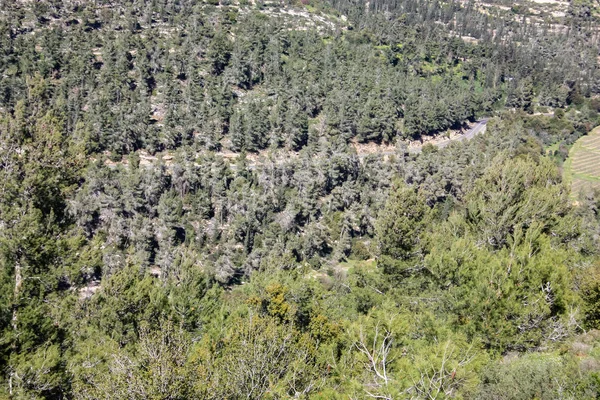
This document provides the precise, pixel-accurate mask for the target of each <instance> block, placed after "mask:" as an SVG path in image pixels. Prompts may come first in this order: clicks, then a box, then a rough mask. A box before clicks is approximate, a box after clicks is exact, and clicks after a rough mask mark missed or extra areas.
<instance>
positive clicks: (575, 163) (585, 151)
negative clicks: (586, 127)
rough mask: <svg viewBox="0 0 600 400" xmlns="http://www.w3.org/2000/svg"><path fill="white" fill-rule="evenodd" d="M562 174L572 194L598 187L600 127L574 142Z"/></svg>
mask: <svg viewBox="0 0 600 400" xmlns="http://www.w3.org/2000/svg"><path fill="white" fill-rule="evenodd" d="M564 175H565V181H566V182H567V183H570V184H571V192H572V193H573V195H577V193H579V192H580V191H582V190H583V191H588V190H591V189H593V188H598V189H600V127H597V128H595V129H594V130H593V131H591V132H590V133H589V134H588V135H587V136H584V137H582V138H581V139H579V140H578V141H576V142H575V144H574V145H573V147H572V148H571V150H570V151H569V158H567V160H566V161H565V165H564Z"/></svg>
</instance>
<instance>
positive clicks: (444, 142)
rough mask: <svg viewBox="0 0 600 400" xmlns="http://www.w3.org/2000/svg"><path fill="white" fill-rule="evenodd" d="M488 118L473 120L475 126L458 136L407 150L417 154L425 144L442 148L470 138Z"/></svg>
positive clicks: (387, 152) (478, 131)
mask: <svg viewBox="0 0 600 400" xmlns="http://www.w3.org/2000/svg"><path fill="white" fill-rule="evenodd" d="M489 120H490V119H489V118H482V119H479V120H477V121H475V126H473V127H472V128H471V129H469V130H468V131H467V132H465V133H464V134H462V135H460V136H456V137H454V138H449V139H444V140H441V141H439V142H436V141H431V142H427V143H422V144H419V145H417V146H409V147H408V151H409V152H410V153H414V154H417V153H420V152H421V150H423V147H424V146H425V145H427V144H432V145H433V146H435V147H438V148H444V147H446V146H448V145H449V144H450V143H452V142H460V141H462V140H471V139H473V138H474V137H475V136H476V135H479V134H480V133H484V132H485V130H486V126H487V123H488V121H489ZM395 153H396V151H395V150H388V151H378V152H374V153H362V154H359V155H358V157H359V158H360V159H363V158H366V157H367V156H369V155H374V154H376V155H379V156H389V155H392V154H395Z"/></svg>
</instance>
